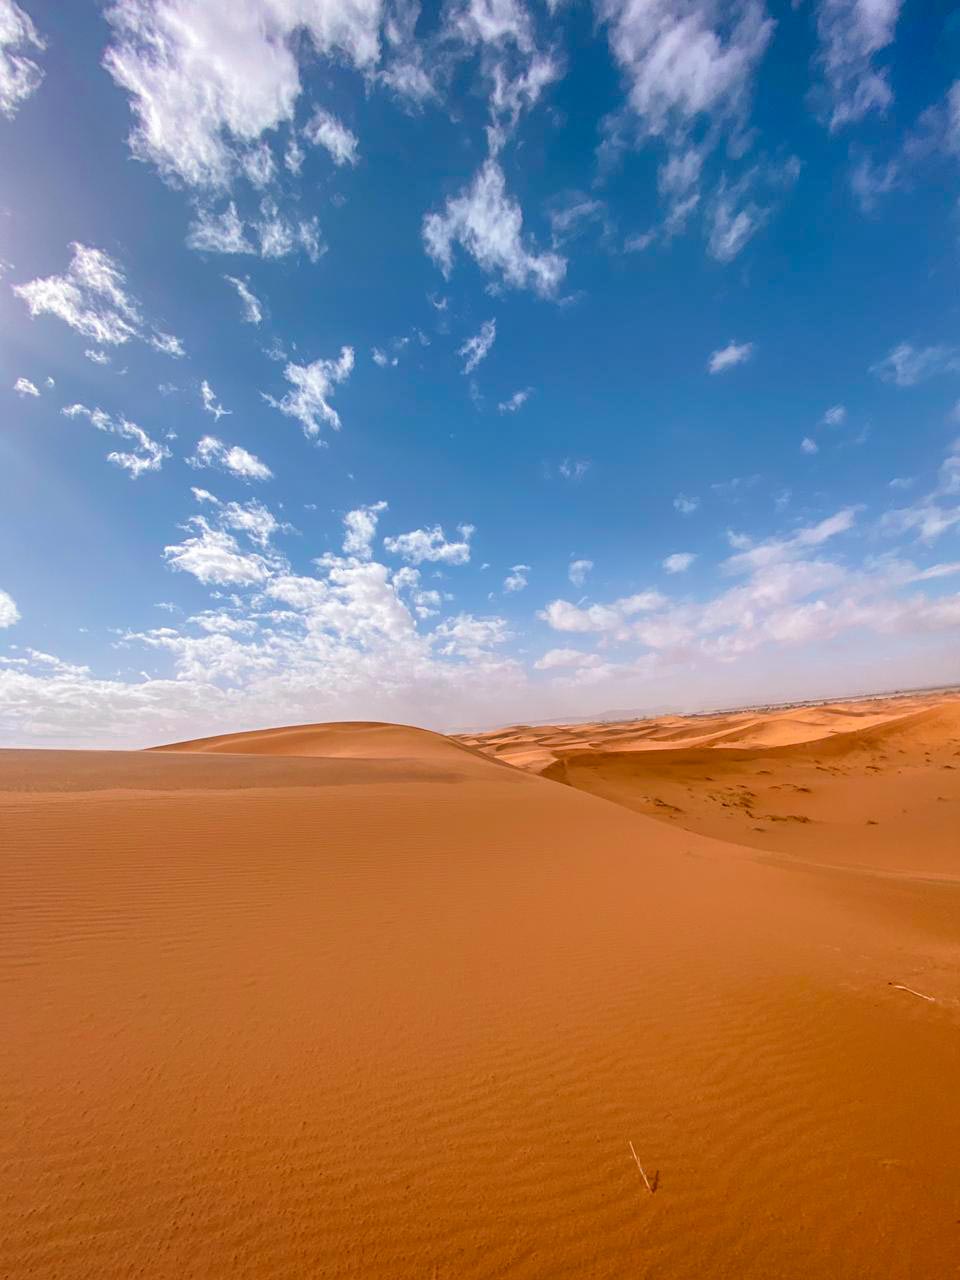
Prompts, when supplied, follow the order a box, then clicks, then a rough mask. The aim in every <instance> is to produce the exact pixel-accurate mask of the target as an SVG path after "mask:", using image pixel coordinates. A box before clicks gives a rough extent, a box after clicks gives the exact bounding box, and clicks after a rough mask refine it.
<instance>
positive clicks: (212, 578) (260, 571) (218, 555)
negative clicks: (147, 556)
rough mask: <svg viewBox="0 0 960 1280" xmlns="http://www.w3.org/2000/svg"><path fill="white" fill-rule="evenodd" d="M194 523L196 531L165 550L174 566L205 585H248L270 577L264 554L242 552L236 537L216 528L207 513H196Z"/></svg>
mask: <svg viewBox="0 0 960 1280" xmlns="http://www.w3.org/2000/svg"><path fill="white" fill-rule="evenodd" d="M190 526H191V528H192V529H193V530H194V532H193V533H191V534H190V535H189V536H188V537H186V538H184V540H183V541H182V542H178V543H175V544H173V545H171V546H167V547H164V549H163V554H164V557H165V558H166V560H167V563H168V564H169V565H170V567H171V568H173V569H177V570H179V571H180V572H181V573H189V574H191V575H192V576H193V577H194V578H196V579H197V581H198V582H202V583H203V584H204V585H205V586H248V585H250V584H251V583H259V582H265V581H266V579H267V578H268V577H269V576H270V565H269V563H268V561H267V560H266V559H264V557H263V556H261V555H258V554H257V553H255V552H244V551H242V550H241V549H240V546H239V544H238V543H237V540H236V538H234V537H233V536H232V535H231V534H229V533H227V532H226V531H225V530H223V529H214V528H212V527H211V526H210V524H209V523H208V522H207V520H206V518H205V517H204V516H192V517H191V519H190Z"/></svg>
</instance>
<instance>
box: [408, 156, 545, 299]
mask: <svg viewBox="0 0 960 1280" xmlns="http://www.w3.org/2000/svg"><path fill="white" fill-rule="evenodd" d="M423 241H424V245H425V246H426V250H427V253H428V254H429V255H430V257H431V258H432V259H433V260H434V261H435V262H436V263H437V265H438V266H439V267H440V268H441V270H442V271H443V274H444V275H445V276H447V277H449V275H450V273H451V272H452V270H453V261H454V257H453V251H454V247H455V245H457V244H459V245H460V246H461V247H462V248H463V249H464V250H465V251H466V252H467V253H469V254H470V256H471V257H472V258H473V259H474V260H475V261H476V263H477V265H478V266H479V267H480V269H481V270H482V271H485V272H487V274H488V275H496V276H499V277H500V278H501V279H502V280H503V282H504V283H505V284H507V285H510V286H511V287H513V288H515V289H524V288H530V289H532V290H533V291H534V292H535V293H539V294H541V295H543V296H545V297H546V296H550V295H552V294H554V293H556V291H557V289H558V288H559V286H560V284H561V282H562V280H563V277H564V275H565V274H566V270H567V262H566V259H565V258H563V257H561V256H560V255H559V254H557V253H552V252H544V253H537V252H536V250H535V249H534V248H533V247H532V246H531V245H530V244H529V241H528V240H527V238H525V237H524V234H523V214H522V212H521V210H520V205H519V204H518V203H517V201H516V200H514V199H512V198H511V197H510V196H509V195H508V194H507V190H506V179H505V178H504V175H503V170H502V169H501V168H500V165H499V164H498V163H497V161H496V160H494V159H489V160H487V161H486V163H485V164H484V165H483V166H482V167H481V169H480V170H479V172H478V173H477V175H476V177H475V178H474V180H473V182H472V184H471V185H470V186H469V187H467V188H465V189H464V190H463V191H462V192H461V193H460V195H458V196H452V197H451V198H450V199H449V200H447V202H446V205H445V207H444V209H443V212H442V213H428V214H427V216H426V217H425V218H424V220H423Z"/></svg>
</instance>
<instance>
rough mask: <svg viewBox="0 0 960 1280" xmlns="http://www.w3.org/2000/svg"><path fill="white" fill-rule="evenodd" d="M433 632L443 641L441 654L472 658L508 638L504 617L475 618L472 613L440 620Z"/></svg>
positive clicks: (481, 654) (479, 655) (508, 633)
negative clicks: (443, 620) (444, 620)
mask: <svg viewBox="0 0 960 1280" xmlns="http://www.w3.org/2000/svg"><path fill="white" fill-rule="evenodd" d="M433 634H434V636H435V637H436V639H438V640H441V641H443V643H442V644H441V645H440V652H441V653H442V654H444V655H446V656H448V657H452V656H453V655H459V656H460V657H463V658H472V659H477V658H481V657H482V656H483V654H484V653H485V652H486V650H488V649H489V648H490V646H491V645H495V644H504V643H506V641H507V640H509V639H510V631H509V628H508V626H507V620H506V618H496V617H494V618H476V617H474V615H473V614H472V613H460V614H458V615H457V616H456V617H455V618H449V619H448V620H447V621H446V622H441V623H440V625H439V626H438V627H437V628H436V629H435V630H434V633H433Z"/></svg>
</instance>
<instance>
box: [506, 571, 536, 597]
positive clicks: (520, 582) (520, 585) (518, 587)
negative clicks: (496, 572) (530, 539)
mask: <svg viewBox="0 0 960 1280" xmlns="http://www.w3.org/2000/svg"><path fill="white" fill-rule="evenodd" d="M529 572H530V566H529V565H528V564H515V565H514V566H513V568H512V569H511V570H510V572H509V573H508V574H507V576H506V577H505V578H504V580H503V589H504V591H506V592H507V593H508V594H509V595H514V594H516V592H518V591H523V590H524V588H525V587H526V586H527V583H528V582H529V579H528V577H527V574H528V573H529Z"/></svg>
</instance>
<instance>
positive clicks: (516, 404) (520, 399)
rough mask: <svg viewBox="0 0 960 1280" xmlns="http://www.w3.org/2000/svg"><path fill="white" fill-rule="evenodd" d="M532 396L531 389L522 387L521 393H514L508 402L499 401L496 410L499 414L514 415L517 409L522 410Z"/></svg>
mask: <svg viewBox="0 0 960 1280" xmlns="http://www.w3.org/2000/svg"><path fill="white" fill-rule="evenodd" d="M532 395H533V388H532V387H524V388H523V390H522V391H515V392H514V393H513V395H512V396H510V398H509V399H508V400H501V401H500V403H499V404H498V405H497V410H498V411H499V412H500V413H516V412H517V410H518V409H522V408H523V406H524V405H525V404H526V403H527V401H528V400H529V399H530V397H531V396H532Z"/></svg>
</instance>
